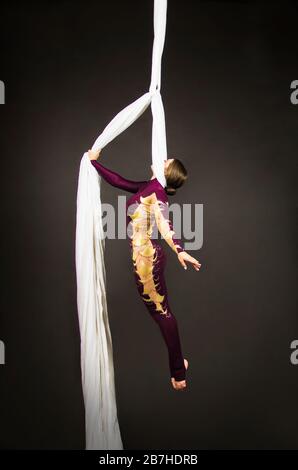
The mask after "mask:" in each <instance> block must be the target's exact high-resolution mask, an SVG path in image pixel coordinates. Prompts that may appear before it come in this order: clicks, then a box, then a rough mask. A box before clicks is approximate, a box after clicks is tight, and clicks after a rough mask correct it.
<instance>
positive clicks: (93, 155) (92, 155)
mask: <svg viewBox="0 0 298 470" xmlns="http://www.w3.org/2000/svg"><path fill="white" fill-rule="evenodd" d="M100 152H101V149H98V150H88V156H89V158H90V160H97V159H98V157H99V154H100Z"/></svg>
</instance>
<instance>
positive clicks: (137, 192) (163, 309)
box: [88, 150, 201, 390]
mask: <svg viewBox="0 0 298 470" xmlns="http://www.w3.org/2000/svg"><path fill="white" fill-rule="evenodd" d="M99 154H100V150H98V151H92V150H89V151H88V155H89V158H90V161H91V163H92V165H93V166H94V168H95V169H96V170H97V172H98V173H99V174H100V175H101V176H102V177H103V178H104V179H105V180H106V181H107V182H108V183H110V184H111V185H112V186H115V187H117V188H120V189H124V190H125V191H129V192H130V193H133V195H132V196H131V197H130V198H129V199H128V200H127V202H126V211H127V212H126V214H127V219H126V222H127V226H128V225H129V226H130V229H131V231H132V236H131V238H130V239H129V240H130V250H131V256H132V261H133V272H134V278H135V282H136V285H137V289H138V292H139V294H140V296H141V298H142V300H143V302H144V304H145V305H146V307H147V309H148V310H149V313H150V314H151V316H152V318H153V319H154V320H155V321H156V323H157V324H158V326H159V327H160V330H161V333H162V335H163V338H164V340H165V342H166V345H167V348H168V355H169V367H170V372H171V382H172V385H173V388H174V389H175V390H183V389H185V388H186V369H187V368H188V361H187V360H186V359H184V358H183V355H182V350H181V344H180V337H179V331H178V325H177V320H176V318H175V316H174V314H173V313H172V311H171V308H170V305H169V299H168V293H167V287H166V283H165V278H164V269H165V264H166V254H165V252H164V250H163V248H162V246H161V245H160V244H159V243H158V242H157V241H156V240H154V239H152V231H153V226H154V223H155V222H156V224H157V227H158V229H159V231H160V233H161V234H162V236H163V238H164V239H165V240H166V242H167V243H168V244H169V245H170V247H171V248H172V250H173V251H174V252H175V253H176V255H177V258H178V260H179V262H180V263H181V265H182V266H183V267H184V269H187V266H186V262H189V263H191V264H192V265H193V267H194V268H195V269H196V270H197V271H199V269H200V267H201V264H200V263H199V261H198V260H196V259H195V258H193V257H192V256H190V255H189V254H188V253H186V251H185V250H184V247H183V244H182V242H181V240H179V239H177V238H176V237H175V232H174V231H173V226H172V223H171V221H170V219H169V218H168V198H167V195H173V194H175V192H176V189H177V188H179V187H180V186H182V184H183V183H184V182H185V180H186V178H187V173H186V170H185V168H184V166H183V164H182V163H181V162H180V160H178V159H175V158H171V159H168V160H165V163H164V168H165V169H164V171H165V177H166V183H167V185H166V187H165V188H164V187H163V186H162V185H161V184H160V183H159V181H158V180H157V178H156V177H155V175H154V171H153V167H152V166H151V169H152V178H151V179H150V180H145V181H131V180H128V179H126V178H123V177H122V176H120V175H119V174H118V173H116V172H114V171H112V170H109V169H107V168H106V167H104V166H103V165H102V164H101V163H99V162H98V161H97V159H98V157H99Z"/></svg>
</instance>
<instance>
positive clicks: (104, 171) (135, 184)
mask: <svg viewBox="0 0 298 470" xmlns="http://www.w3.org/2000/svg"><path fill="white" fill-rule="evenodd" d="M89 158H90V151H89ZM90 162H91V164H92V165H93V166H94V168H95V169H96V170H97V172H98V173H99V174H100V176H102V177H103V178H104V179H105V180H106V181H107V183H109V184H111V185H112V186H115V187H116V188H120V189H124V190H125V191H129V192H130V193H136V192H137V191H138V190H139V189H140V187H141V185H142V184H144V183H147V181H131V180H128V179H126V178H123V176H121V175H119V174H118V173H116V172H115V171H112V170H109V169H108V168H106V167H104V166H103V165H102V164H101V163H99V162H98V161H97V160H96V159H91V158H90Z"/></svg>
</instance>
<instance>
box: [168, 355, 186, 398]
mask: <svg viewBox="0 0 298 470" xmlns="http://www.w3.org/2000/svg"><path fill="white" fill-rule="evenodd" d="M184 365H185V369H187V368H188V360H187V359H184ZM171 382H172V385H173V388H174V389H175V390H184V389H185V388H186V380H179V381H177V380H175V378H174V377H171Z"/></svg>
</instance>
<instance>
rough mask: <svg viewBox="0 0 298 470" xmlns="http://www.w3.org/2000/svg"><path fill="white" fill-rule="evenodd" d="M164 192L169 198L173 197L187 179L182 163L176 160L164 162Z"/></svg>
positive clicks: (171, 159)
mask: <svg viewBox="0 0 298 470" xmlns="http://www.w3.org/2000/svg"><path fill="white" fill-rule="evenodd" d="M164 166H165V177H166V186H165V191H166V193H167V194H168V195H169V196H173V195H174V194H175V193H176V190H177V189H178V188H180V186H182V185H183V183H184V182H185V181H186V179H187V171H186V168H185V166H184V165H183V163H182V162H181V161H180V160H179V159H178V158H169V159H167V160H165V163H164Z"/></svg>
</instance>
